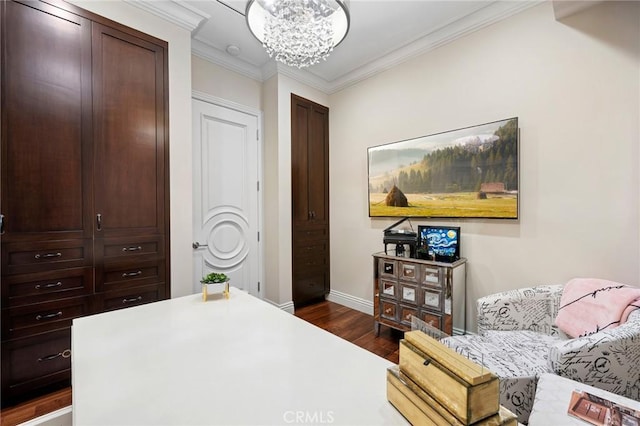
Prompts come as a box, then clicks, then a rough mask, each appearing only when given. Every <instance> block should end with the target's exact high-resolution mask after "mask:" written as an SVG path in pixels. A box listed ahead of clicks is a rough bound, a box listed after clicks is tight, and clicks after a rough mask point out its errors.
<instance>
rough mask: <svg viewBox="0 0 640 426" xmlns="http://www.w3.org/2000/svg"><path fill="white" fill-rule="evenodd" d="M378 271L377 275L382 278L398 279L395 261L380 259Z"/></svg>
mask: <svg viewBox="0 0 640 426" xmlns="http://www.w3.org/2000/svg"><path fill="white" fill-rule="evenodd" d="M379 268H380V270H379V271H378V273H379V274H380V276H381V277H383V278H397V277H398V262H396V261H395V260H388V259H382V260H381V261H380V264H379Z"/></svg>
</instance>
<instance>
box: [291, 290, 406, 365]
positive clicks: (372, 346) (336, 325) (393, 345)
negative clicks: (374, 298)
mask: <svg viewBox="0 0 640 426" xmlns="http://www.w3.org/2000/svg"><path fill="white" fill-rule="evenodd" d="M295 316H297V317H299V318H302V319H303V320H305V321H308V322H310V323H311V324H314V325H316V326H318V327H320V328H322V329H324V330H327V331H328V332H330V333H333V334H335V335H337V336H340V337H342V338H343V339H345V340H348V341H349V342H351V343H353V344H355V345H358V346H360V347H361V348H364V349H366V350H368V351H370V352H373V353H374V354H376V355H379V356H381V357H382V358H386V359H388V360H389V361H391V362H393V363H395V364H397V363H398V357H399V349H398V345H399V343H398V342H399V341H400V339H401V338H402V336H403V333H402V332H400V331H397V330H393V329H391V328H389V327H384V326H383V327H380V336H378V337H376V335H375V333H374V332H373V317H372V316H371V315H367V314H364V313H362V312H360V311H356V310H354V309H350V308H347V307H346V306H342V305H339V304H337V303H333V302H329V301H324V302H320V303H317V304H315V305H309V306H305V307H302V308H299V309H296V311H295Z"/></svg>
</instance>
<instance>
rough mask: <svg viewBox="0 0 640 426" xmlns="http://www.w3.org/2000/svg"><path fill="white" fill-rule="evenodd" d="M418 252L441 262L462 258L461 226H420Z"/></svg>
mask: <svg viewBox="0 0 640 426" xmlns="http://www.w3.org/2000/svg"><path fill="white" fill-rule="evenodd" d="M418 252H419V253H422V254H423V255H424V254H425V252H426V258H428V259H433V260H437V261H440V262H453V261H456V260H458V259H460V227H458V226H430V225H427V226H425V225H420V226H418Z"/></svg>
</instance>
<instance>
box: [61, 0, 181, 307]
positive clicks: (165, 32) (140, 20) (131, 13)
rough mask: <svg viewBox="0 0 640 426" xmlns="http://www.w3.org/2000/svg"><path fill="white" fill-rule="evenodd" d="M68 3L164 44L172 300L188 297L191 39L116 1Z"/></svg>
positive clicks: (169, 26) (157, 19)
mask: <svg viewBox="0 0 640 426" xmlns="http://www.w3.org/2000/svg"><path fill="white" fill-rule="evenodd" d="M72 3H74V4H76V5H77V6H79V7H82V8H83V9H86V10H88V11H91V12H94V13H96V14H98V15H101V16H104V17H105V18H109V19H112V20H114V21H116V22H119V23H121V24H124V25H127V26H129V27H131V28H135V29H137V30H140V31H142V32H144V33H146V34H149V35H152V36H154V37H157V38H159V39H162V40H165V41H166V42H168V43H169V147H170V148H169V149H170V152H169V157H170V158H169V161H170V166H169V173H170V181H171V182H170V191H171V195H170V197H171V201H170V202H171V214H170V216H171V217H170V220H171V297H178V296H184V295H186V294H191V293H192V292H193V290H192V289H193V285H192V281H193V260H192V256H193V255H192V248H191V228H192V225H191V223H192V194H191V181H192V179H191V34H190V33H189V31H187V30H185V29H183V28H180V27H178V26H177V25H173V24H171V23H168V22H167V21H165V20H163V19H160V18H158V17H156V16H154V15H152V14H150V13H147V12H145V11H143V10H141V9H139V8H136V7H134V6H131V5H129V4H126V3H124V2H122V1H120V0H118V1H115V0H110V1H96V0H93V1H82V0H73V1H72Z"/></svg>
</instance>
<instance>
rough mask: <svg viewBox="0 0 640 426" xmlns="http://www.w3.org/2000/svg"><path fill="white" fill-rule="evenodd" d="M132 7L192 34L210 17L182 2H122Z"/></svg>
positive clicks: (138, 0) (139, 0)
mask: <svg viewBox="0 0 640 426" xmlns="http://www.w3.org/2000/svg"><path fill="white" fill-rule="evenodd" d="M124 2H125V3H128V4H130V5H132V6H135V7H137V8H140V9H142V10H145V11H147V12H149V13H152V14H154V15H156V16H159V17H160V18H162V19H164V20H165V21H169V22H171V23H173V24H176V25H178V26H179V27H182V28H184V29H186V30H189V32H193V30H195V29H196V28H198V26H199V25H200V24H201V23H202V21H204V20H206V19H209V18H211V15H209V14H208V13H205V12H203V11H201V10H199V9H197V8H195V7H193V6H190V5H188V4H186V3H184V2H177V1H175V0H169V1H145V0H124Z"/></svg>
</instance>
